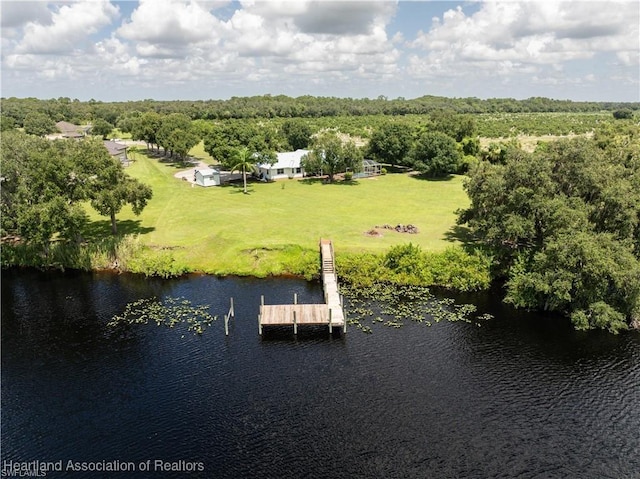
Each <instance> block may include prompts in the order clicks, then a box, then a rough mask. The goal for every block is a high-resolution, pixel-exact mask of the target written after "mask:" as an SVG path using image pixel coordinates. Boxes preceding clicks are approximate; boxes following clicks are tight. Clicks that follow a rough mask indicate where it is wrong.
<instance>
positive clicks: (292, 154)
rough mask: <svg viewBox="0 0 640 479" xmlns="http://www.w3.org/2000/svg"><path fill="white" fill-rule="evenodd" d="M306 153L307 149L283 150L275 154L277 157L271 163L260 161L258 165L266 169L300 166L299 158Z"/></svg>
mask: <svg viewBox="0 0 640 479" xmlns="http://www.w3.org/2000/svg"><path fill="white" fill-rule="evenodd" d="M307 153H309V150H296V151H285V152H283V153H278V154H277V157H278V159H277V161H276V162H275V163H274V164H273V165H269V163H261V164H259V165H258V166H259V167H260V168H266V169H278V168H300V160H301V159H302V157H303V156H304V155H306V154H307Z"/></svg>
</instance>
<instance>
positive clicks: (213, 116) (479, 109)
mask: <svg viewBox="0 0 640 479" xmlns="http://www.w3.org/2000/svg"><path fill="white" fill-rule="evenodd" d="M436 110H451V111H454V112H456V113H474V114H478V113H541V112H573V113H577V112H600V111H603V110H604V111H611V112H613V111H616V110H624V111H632V112H634V111H636V112H637V111H638V110H640V102H574V101H570V100H554V99H550V98H541V97H534V98H528V99H525V100H516V99H513V98H490V99H479V98H446V97H439V96H431V95H428V96H423V97H420V98H415V99H405V98H396V99H388V98H386V97H384V96H380V97H378V98H376V99H368V98H362V99H359V98H337V97H315V96H310V95H307V96H300V97H295V98H294V97H288V96H284V95H273V96H272V95H262V96H253V97H232V98H230V99H228V100H198V101H185V100H174V101H159V100H151V99H146V100H139V101H126V102H102V101H96V100H89V101H80V100H78V99H71V98H68V97H60V98H52V99H47V100H44V99H37V98H15V97H11V98H1V99H0V111H1V112H2V113H1V115H0V118H1V120H2V125H3V129H6V128H12V127H23V126H24V123H25V119H26V118H27V117H28V116H29V115H34V114H42V115H45V116H47V117H48V118H50V119H51V120H53V122H54V123H55V122H57V121H62V120H64V121H69V122H72V123H76V124H83V123H87V122H90V121H94V120H97V119H98V118H100V119H102V120H104V121H106V122H108V123H110V124H112V125H116V123H117V122H118V121H119V119H121V118H123V117H125V116H126V115H127V114H128V113H130V112H133V111H137V112H140V113H145V112H150V111H153V112H156V113H159V114H162V115H169V114H172V113H181V114H183V115H186V116H187V117H189V118H190V119H191V120H198V119H204V120H222V119H232V118H236V119H240V118H321V117H337V116H365V115H389V116H404V115H424V114H429V113H431V112H433V111H436Z"/></svg>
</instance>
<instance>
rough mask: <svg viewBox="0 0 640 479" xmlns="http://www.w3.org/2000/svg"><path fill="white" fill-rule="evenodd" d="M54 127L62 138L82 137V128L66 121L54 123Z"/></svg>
mask: <svg viewBox="0 0 640 479" xmlns="http://www.w3.org/2000/svg"><path fill="white" fill-rule="evenodd" d="M56 127H57V128H58V130H60V131H61V132H62V134H63V135H64V136H82V133H81V131H82V127H81V126H78V125H74V124H73V123H69V122H68V121H59V122H58V123H56Z"/></svg>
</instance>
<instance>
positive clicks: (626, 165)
mask: <svg viewBox="0 0 640 479" xmlns="http://www.w3.org/2000/svg"><path fill="white" fill-rule="evenodd" d="M603 140H604V139H603V138H597V139H593V140H592V139H586V138H578V139H574V140H564V141H558V142H553V143H550V144H548V145H547V147H546V148H544V149H539V150H536V152H534V153H533V154H528V153H525V152H523V151H522V150H518V149H515V148H511V149H509V150H508V151H507V152H506V156H505V160H504V164H490V163H488V162H481V163H480V164H479V165H477V167H475V168H474V169H473V170H472V171H471V172H470V179H469V181H468V182H467V183H466V184H465V189H466V191H467V193H468V195H469V198H470V199H471V206H470V207H469V208H467V209H466V210H463V211H461V212H460V216H459V222H460V223H466V224H468V225H469V227H470V228H471V230H472V231H473V233H474V235H475V236H476V237H477V238H478V239H479V241H480V242H481V243H482V244H484V245H485V247H486V248H488V249H489V250H490V252H491V253H492V254H493V257H494V259H495V261H496V266H497V272H498V274H500V275H502V276H504V277H506V279H507V284H506V286H507V296H506V299H507V301H509V302H511V303H513V304H514V305H516V306H518V307H525V308H539V309H544V310H551V311H559V312H561V313H563V314H565V315H567V316H570V317H571V318H572V321H574V324H575V325H576V327H578V328H586V327H599V328H605V329H608V330H610V331H613V332H615V331H618V330H620V329H624V328H625V327H626V324H627V322H634V321H640V281H638V278H639V277H640V248H639V244H640V241H639V240H640V234H639V230H640V188H638V186H639V185H640V182H638V176H639V174H640V155H638V150H640V148H639V147H637V145H635V146H634V144H633V142H629V141H626V140H624V138H619V139H617V140H616V139H610V140H608V141H603ZM599 145H602V146H603V147H604V148H603V147H601V146H599ZM621 317H623V318H625V321H626V322H620V318H621Z"/></svg>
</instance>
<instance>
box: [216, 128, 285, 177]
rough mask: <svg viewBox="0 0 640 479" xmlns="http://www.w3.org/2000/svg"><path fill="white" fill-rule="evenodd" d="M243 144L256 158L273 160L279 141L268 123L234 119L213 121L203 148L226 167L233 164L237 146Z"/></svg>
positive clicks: (278, 149)
mask: <svg viewBox="0 0 640 479" xmlns="http://www.w3.org/2000/svg"><path fill="white" fill-rule="evenodd" d="M244 147H246V148H247V149H248V150H249V152H250V153H251V155H252V157H254V158H256V161H257V162H259V163H260V162H273V161H275V152H276V151H280V150H281V148H282V143H281V139H280V138H279V137H278V135H277V134H276V131H275V129H274V128H272V127H271V126H270V125H254V124H248V123H244V122H237V121H233V122H224V123H219V124H216V125H214V127H213V128H212V129H211V131H209V132H208V133H207V135H206V136H205V137H204V149H205V151H206V152H207V153H209V154H210V155H211V156H212V157H213V158H214V160H216V161H218V162H219V163H221V164H222V165H223V166H225V167H227V168H231V167H233V166H234V165H235V164H236V162H237V155H238V149H240V148H244Z"/></svg>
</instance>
